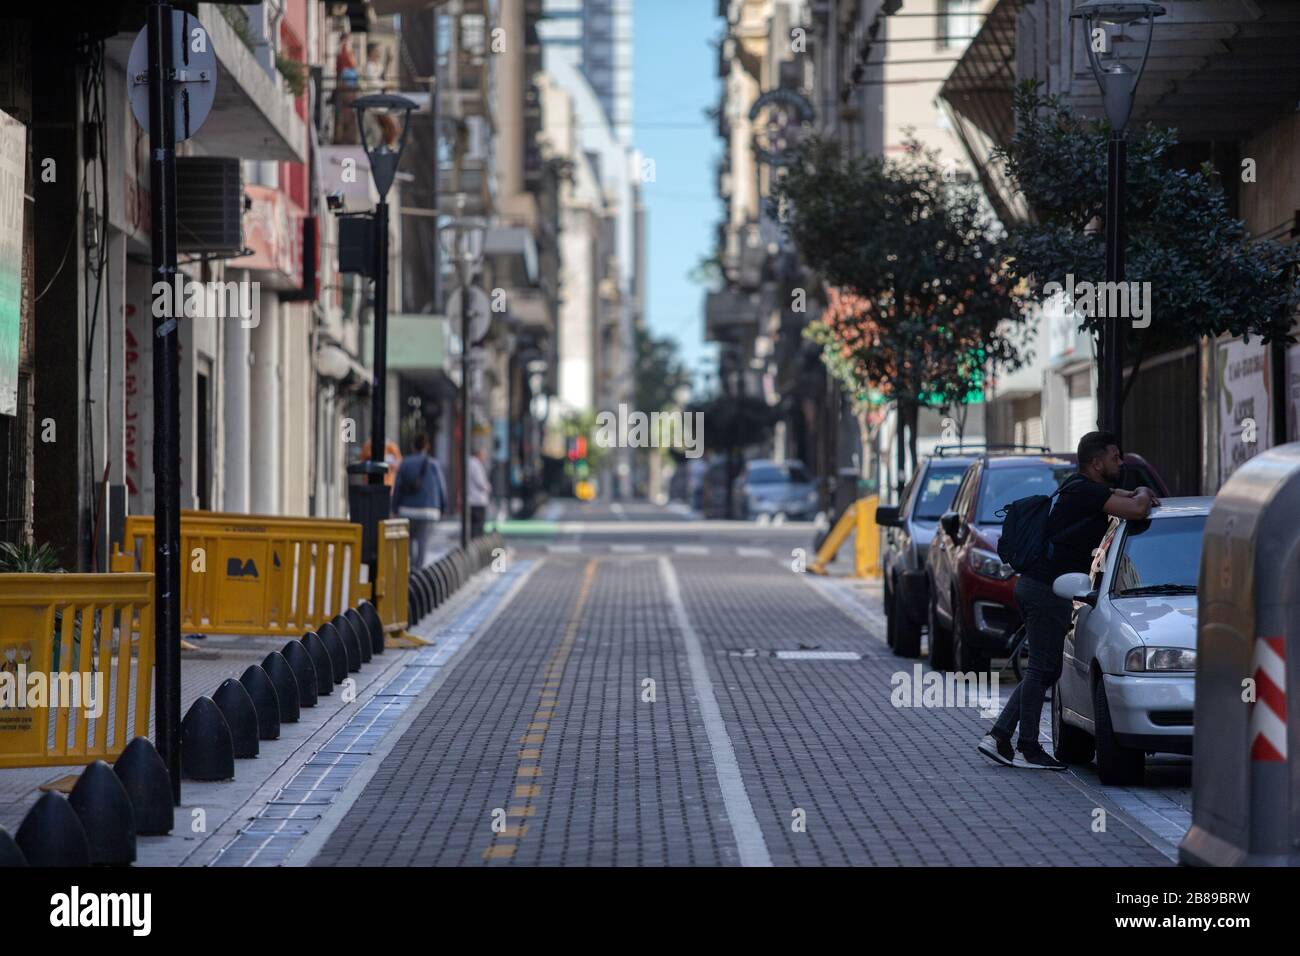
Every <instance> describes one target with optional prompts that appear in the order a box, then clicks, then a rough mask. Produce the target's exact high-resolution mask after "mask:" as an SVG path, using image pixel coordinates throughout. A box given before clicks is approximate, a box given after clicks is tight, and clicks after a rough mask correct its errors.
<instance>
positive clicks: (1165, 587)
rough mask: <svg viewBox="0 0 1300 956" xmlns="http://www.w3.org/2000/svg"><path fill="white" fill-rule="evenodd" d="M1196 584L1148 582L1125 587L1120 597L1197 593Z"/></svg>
mask: <svg viewBox="0 0 1300 956" xmlns="http://www.w3.org/2000/svg"><path fill="white" fill-rule="evenodd" d="M1195 593H1196V585H1195V584H1146V585H1143V586H1142V587H1138V588H1125V589H1124V590H1122V591H1120V592H1119V594H1120V597H1138V596H1139V595H1143V594H1195Z"/></svg>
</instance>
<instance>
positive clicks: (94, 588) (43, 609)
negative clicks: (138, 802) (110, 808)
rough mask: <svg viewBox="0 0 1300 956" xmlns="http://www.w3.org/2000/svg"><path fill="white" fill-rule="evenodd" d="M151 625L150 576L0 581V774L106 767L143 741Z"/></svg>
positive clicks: (149, 694)
mask: <svg viewBox="0 0 1300 956" xmlns="http://www.w3.org/2000/svg"><path fill="white" fill-rule="evenodd" d="M153 619H154V610H153V575H152V574H0V768H8V767H61V766H65V765H68V764H89V763H93V762H94V761H96V760H112V759H114V758H115V757H116V756H117V755H118V754H120V753H121V752H122V749H123V748H124V747H125V746H126V745H127V744H128V743H130V742H131V740H132V739H133V738H135V737H146V736H148V735H149V705H150V703H151V702H152V700H153V683H152V681H153V661H154V637H153ZM133 652H134V657H133ZM51 718H53V719H51Z"/></svg>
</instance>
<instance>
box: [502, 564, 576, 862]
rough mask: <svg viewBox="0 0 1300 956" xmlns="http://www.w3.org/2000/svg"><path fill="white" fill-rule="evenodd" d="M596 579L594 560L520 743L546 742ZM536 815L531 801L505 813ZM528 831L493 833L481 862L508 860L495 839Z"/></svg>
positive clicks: (527, 793)
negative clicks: (570, 655)
mask: <svg viewBox="0 0 1300 956" xmlns="http://www.w3.org/2000/svg"><path fill="white" fill-rule="evenodd" d="M595 578H596V561H595V560H594V559H593V560H590V561H588V562H587V566H586V567H585V568H584V569H583V572H582V585H581V586H580V587H579V588H578V596H577V599H576V600H575V601H574V603H573V611H572V613H570V615H569V620H568V623H567V624H566V626H565V628H564V637H563V638H561V639H560V643H559V645H558V646H557V647H556V648H555V651H554V653H552V654H551V658H550V660H548V661H547V662H546V666H545V668H543V670H542V676H543V677H544V678H545V680H544V682H543V683H542V690H541V693H540V694H539V695H538V705H537V707H538V709H537V712H536V713H535V714H534V715H533V722H532V723H530V724H529V725H528V733H526V734H524V735H523V736H521V737H520V738H519V742H520V743H521V744H541V743H545V741H546V731H547V730H548V729H549V727H550V724H549V721H550V719H551V718H552V717H554V716H555V710H554V708H555V705H556V704H557V703H558V693H557V689H558V688H559V686H560V677H561V676H562V675H563V674H564V665H565V664H566V663H567V661H568V659H569V653H570V652H571V651H572V650H573V645H574V643H575V641H576V640H577V637H578V626H579V624H580V623H581V621H582V612H583V611H584V610H585V609H586V606H587V600H588V598H589V597H590V596H591V585H592V582H593V581H594V580H595ZM541 756H542V751H541V748H540V747H526V748H525V749H523V750H520V751H519V760H520V761H524V760H540V759H541ZM541 775H542V768H541V767H540V766H520V767H517V768H516V771H515V777H516V779H522V780H536V779H538V778H540V777H541ZM541 795H542V786H541V784H539V783H520V784H516V785H515V797H516V798H518V799H522V800H526V801H532V800H533V799H534V798H536V797H540V796H541ZM536 812H537V808H536V807H534V806H533V805H532V803H531V802H528V803H525V804H524V805H523V806H515V807H511V808H510V809H509V810H508V811H507V812H506V816H507V817H531V816H534V815H535V814H536ZM527 832H528V827H527V826H526V825H522V824H521V825H518V826H513V827H507V828H506V829H505V831H504V832H502V833H500V834H494V836H493V844H492V846H489V847H488V848H487V849H486V850H484V851H483V859H485V860H501V859H508V858H510V857H512V856H514V855H515V847H514V845H513V844H498V843H496V842H495V840H496V838H497V837H501V838H515V839H518V838H522V837H523V836H524V834H526V833H527Z"/></svg>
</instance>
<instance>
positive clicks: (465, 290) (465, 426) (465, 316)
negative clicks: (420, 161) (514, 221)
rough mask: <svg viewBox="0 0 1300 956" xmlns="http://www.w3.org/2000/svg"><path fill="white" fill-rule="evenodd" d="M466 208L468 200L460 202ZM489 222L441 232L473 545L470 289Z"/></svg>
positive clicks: (457, 224) (465, 511)
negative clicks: (453, 317) (453, 288)
mask: <svg viewBox="0 0 1300 956" xmlns="http://www.w3.org/2000/svg"><path fill="white" fill-rule="evenodd" d="M460 205H461V207H462V209H463V208H464V200H463V199H462V201H461V203H460ZM486 234H487V224H486V223H485V222H484V221H483V220H482V219H477V218H472V217H471V218H466V217H464V216H462V217H460V218H457V219H453V220H451V221H450V222H448V223H446V224H445V225H444V226H443V227H442V229H441V231H440V232H439V233H438V239H439V243H440V245H441V246H442V252H443V255H444V256H446V258H447V259H448V260H450V261H451V263H452V264H453V265H454V266H455V269H456V279H457V282H458V284H459V286H460V420H461V450H460V546H461V547H462V548H465V547H468V546H469V530H470V511H469V459H470V453H471V444H470V443H471V441H472V427H471V426H472V424H473V422H472V415H471V412H470V396H469V386H470V369H469V350H470V344H471V343H470V335H471V333H470V327H469V325H470V323H469V317H470V292H471V286H472V284H473V282H474V277H475V275H477V273H478V270H479V267H480V266H481V265H482V262H483V242H484V238H485V236H486Z"/></svg>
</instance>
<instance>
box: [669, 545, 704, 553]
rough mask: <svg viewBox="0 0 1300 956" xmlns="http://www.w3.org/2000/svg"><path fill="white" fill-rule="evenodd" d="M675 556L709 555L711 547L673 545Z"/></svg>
mask: <svg viewBox="0 0 1300 956" xmlns="http://www.w3.org/2000/svg"><path fill="white" fill-rule="evenodd" d="M673 553H674V554H708V553H709V547H708V545H704V544H675V545H673Z"/></svg>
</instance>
